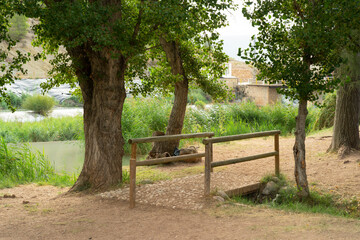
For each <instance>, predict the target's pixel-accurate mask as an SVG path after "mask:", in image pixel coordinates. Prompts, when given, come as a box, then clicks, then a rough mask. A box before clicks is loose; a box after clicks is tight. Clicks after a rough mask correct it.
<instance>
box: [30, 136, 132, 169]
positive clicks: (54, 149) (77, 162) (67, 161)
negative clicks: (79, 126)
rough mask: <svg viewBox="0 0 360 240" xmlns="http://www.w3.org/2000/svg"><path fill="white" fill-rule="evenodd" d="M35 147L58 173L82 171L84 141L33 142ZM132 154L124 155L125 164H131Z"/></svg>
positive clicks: (32, 144)
mask: <svg viewBox="0 0 360 240" xmlns="http://www.w3.org/2000/svg"><path fill="white" fill-rule="evenodd" d="M30 145H31V146H32V148H33V149H36V150H39V151H40V152H44V154H45V155H46V156H47V157H48V159H49V160H50V162H51V164H52V165H53V167H54V168H55V171H56V172H58V173H62V172H66V173H68V174H73V173H75V174H78V173H80V171H81V169H82V166H83V163H84V156H85V146H84V142H82V141H64V142H61V141H58V142H32V143H30ZM129 160H130V156H127V155H126V156H124V157H123V166H128V165H129Z"/></svg>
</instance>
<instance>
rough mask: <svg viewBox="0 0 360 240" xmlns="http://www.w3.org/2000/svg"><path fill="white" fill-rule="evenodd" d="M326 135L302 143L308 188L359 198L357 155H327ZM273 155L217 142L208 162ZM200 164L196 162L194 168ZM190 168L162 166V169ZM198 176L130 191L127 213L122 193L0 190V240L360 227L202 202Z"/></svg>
mask: <svg viewBox="0 0 360 240" xmlns="http://www.w3.org/2000/svg"><path fill="white" fill-rule="evenodd" d="M329 134H330V133H329V132H325V133H322V134H317V135H313V136H310V137H308V139H307V142H306V146H307V169H308V178H309V183H310V185H311V187H313V188H317V189H320V190H324V191H331V192H335V193H337V194H340V195H342V196H344V197H346V198H348V197H351V196H357V197H358V198H360V187H359V184H358V182H359V176H360V166H359V162H360V153H358V152H354V153H352V155H351V156H349V157H348V158H346V159H342V160H338V159H337V156H336V155H334V154H327V153H325V152H326V149H327V147H328V146H329V144H330V141H331V138H329V137H327V136H329ZM293 142H294V140H293V138H280V167H281V171H282V172H283V173H284V174H285V175H287V176H288V178H289V179H292V178H293V177H292V175H293V167H294V164H293V158H292V145H293ZM272 149H273V138H266V139H265V138H258V139H252V140H244V141H238V142H233V143H231V144H217V145H215V147H214V159H215V161H220V160H225V159H229V158H235V157H240V156H247V155H252V154H259V153H263V152H267V151H272ZM202 164H203V163H199V165H198V166H201V165H202ZM190 166H193V165H187V164H177V165H173V166H168V167H161V170H162V171H174V169H186V168H187V167H190ZM273 171H274V161H273V158H269V159H264V160H257V161H253V162H249V163H242V164H236V165H230V166H228V167H226V168H221V169H219V170H217V171H215V172H214V173H213V174H212V185H211V188H212V191H213V192H214V191H216V190H227V189H231V188H234V187H239V186H242V185H246V184H249V183H252V182H256V181H258V180H259V179H260V178H261V176H263V175H264V174H265V173H270V172H273ZM203 178H204V177H203V174H197V175H189V176H187V177H185V178H177V179H173V180H168V181H162V182H156V183H154V184H146V185H141V186H139V187H138V188H137V199H136V201H137V205H136V208H135V209H133V210H130V209H129V202H128V189H127V188H126V187H125V188H123V189H118V190H115V191H112V192H106V193H102V194H97V195H79V194H76V195H73V194H67V195H63V194H62V193H64V192H66V191H67V189H66V188H64V189H60V188H56V187H51V186H37V185H35V184H31V185H26V186H19V187H16V188H12V189H3V190H0V196H4V194H14V195H15V198H4V197H0V239H360V221H359V220H355V219H346V218H340V217H332V216H327V215H321V214H302V213H289V212H285V211H279V210H274V209H269V208H267V207H264V206H256V207H249V206H244V205H241V204H233V203H219V202H217V201H216V200H214V199H212V198H204V197H203Z"/></svg>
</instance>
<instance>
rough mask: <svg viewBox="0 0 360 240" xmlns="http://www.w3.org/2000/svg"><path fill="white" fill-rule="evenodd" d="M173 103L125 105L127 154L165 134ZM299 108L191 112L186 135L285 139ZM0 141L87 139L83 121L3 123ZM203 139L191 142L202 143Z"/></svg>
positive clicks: (250, 106) (226, 107)
mask: <svg viewBox="0 0 360 240" xmlns="http://www.w3.org/2000/svg"><path fill="white" fill-rule="evenodd" d="M171 108H172V105H171V101H169V100H166V99H164V98H139V99H133V98H128V99H126V101H125V105H124V109H123V118H122V131H123V137H124V140H125V143H126V144H125V146H124V148H125V153H127V154H129V153H130V145H129V144H127V141H128V139H130V138H142V137H149V136H151V135H152V133H153V132H154V131H166V126H167V122H168V118H169V116H170V112H171ZM317 112H318V109H316V108H314V107H310V108H309V115H308V119H307V130H308V131H310V129H312V125H313V123H314V122H315V118H316V115H317ZM296 114H297V108H296V107H294V106H290V105H282V104H277V105H273V106H265V107H258V106H256V105H255V104H254V103H249V102H247V103H234V104H215V105H213V107H211V108H209V109H202V108H199V109H197V108H190V107H189V108H188V109H187V112H186V116H185V121H184V128H183V133H185V134H186V133H198V132H214V133H215V136H226V135H235V134H244V133H250V132H260V131H267V130H275V129H276V130H280V131H281V133H282V135H288V134H292V133H293V132H294V130H295V116H296ZM0 137H3V138H4V139H5V140H6V141H8V142H39V141H44V142H45V141H67V140H78V139H84V132H83V118H82V117H81V116H77V117H64V118H58V119H54V118H49V119H45V120H42V121H39V122H27V123H21V122H2V121H0ZM199 141H200V139H196V140H195V141H191V142H192V143H195V142H199ZM151 146H152V145H151V143H147V144H139V145H138V150H139V153H140V154H146V153H148V152H149V151H150V149H151Z"/></svg>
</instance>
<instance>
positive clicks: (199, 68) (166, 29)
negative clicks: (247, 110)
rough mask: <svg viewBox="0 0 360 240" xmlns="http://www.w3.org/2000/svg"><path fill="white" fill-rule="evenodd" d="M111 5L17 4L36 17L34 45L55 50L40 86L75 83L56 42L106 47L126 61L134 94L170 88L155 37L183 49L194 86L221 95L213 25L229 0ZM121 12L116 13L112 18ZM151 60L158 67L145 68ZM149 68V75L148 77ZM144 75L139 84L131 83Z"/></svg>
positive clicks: (221, 22) (221, 20) (220, 57)
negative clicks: (49, 77) (163, 38)
mask: <svg viewBox="0 0 360 240" xmlns="http://www.w3.org/2000/svg"><path fill="white" fill-rule="evenodd" d="M115 2H116V3H115ZM114 3H115V6H116V4H117V7H114V6H112V7H109V6H107V5H105V4H102V1H80V0H79V1H70V0H63V1H39V0H29V1H25V2H20V4H18V5H17V6H18V9H19V11H20V12H26V14H27V16H29V17H37V18H39V19H40V24H38V25H36V26H35V27H34V30H35V33H36V35H37V39H36V41H35V43H36V44H37V45H39V46H40V45H41V46H42V47H43V48H44V50H45V51H44V53H43V54H42V55H39V56H38V58H44V57H45V54H53V55H55V58H54V59H53V60H52V61H51V63H52V64H53V66H54V68H53V69H52V70H51V72H50V74H51V75H52V78H51V79H50V80H49V81H48V82H47V83H45V84H43V87H44V88H46V89H48V88H51V87H52V86H55V85H59V84H61V83H64V82H67V83H69V82H70V83H74V82H76V81H77V79H76V78H75V77H74V76H75V72H76V69H79V66H77V64H80V63H78V62H76V61H74V59H72V58H71V57H70V56H69V55H68V53H67V52H65V51H58V50H59V46H64V47H65V49H74V48H76V47H79V46H87V47H89V48H91V49H92V50H93V51H97V50H101V49H108V50H109V51H110V52H111V53H112V55H113V57H114V58H118V57H119V56H122V57H124V58H125V59H126V60H127V63H128V68H127V71H126V78H125V79H126V80H127V81H128V82H129V84H128V85H129V86H131V87H132V88H133V93H135V94H137V93H142V94H147V93H149V92H151V91H153V90H154V89H155V86H157V87H160V88H161V89H163V90H165V91H171V90H172V87H171V86H172V84H171V83H172V82H174V81H176V80H178V77H179V76H177V77H176V76H175V77H174V76H171V74H170V67H169V65H168V63H166V61H165V56H164V53H162V51H161V48H160V44H159V36H163V37H165V38H166V39H167V40H172V41H176V42H177V43H178V44H179V45H180V46H181V49H182V52H184V56H183V58H184V62H185V63H184V65H185V68H186V73H187V75H188V76H189V77H190V79H191V80H194V83H195V84H196V85H197V86H200V87H202V88H203V89H204V90H205V91H206V92H208V93H210V94H212V95H214V96H215V97H216V96H218V97H220V98H223V97H225V95H226V91H225V88H224V86H223V85H221V84H220V83H219V82H218V81H217V80H218V78H219V77H220V76H221V75H222V72H223V71H224V65H223V64H222V63H224V62H226V61H227V56H226V55H225V54H223V53H222V43H221V41H219V40H218V34H216V33H215V32H214V31H215V29H216V28H219V27H221V26H225V25H226V24H227V22H226V16H225V14H224V10H226V9H229V8H231V7H233V1H232V0H221V1H203V0H182V1H178V0H169V1H146V0H132V1H114ZM115 16H119V17H115ZM149 59H153V60H154V62H156V67H155V66H152V67H151V69H149ZM149 72H150V73H151V74H150V75H149ZM136 76H138V77H140V78H141V79H143V84H142V86H141V87H140V86H137V85H136V84H134V83H133V82H132V80H133V79H134V78H135V77H136Z"/></svg>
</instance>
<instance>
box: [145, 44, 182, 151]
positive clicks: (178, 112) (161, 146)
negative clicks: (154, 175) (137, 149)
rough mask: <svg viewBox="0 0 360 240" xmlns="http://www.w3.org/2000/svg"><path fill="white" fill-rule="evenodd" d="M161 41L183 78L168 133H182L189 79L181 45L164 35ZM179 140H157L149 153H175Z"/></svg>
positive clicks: (176, 93) (172, 64)
mask: <svg viewBox="0 0 360 240" xmlns="http://www.w3.org/2000/svg"><path fill="white" fill-rule="evenodd" d="M160 43H161V46H162V48H163V50H164V52H165V54H166V57H167V60H168V62H169V64H170V66H171V72H172V74H173V75H180V76H182V80H181V81H178V82H176V83H175V92H174V96H175V99H174V105H173V107H172V109H171V114H170V118H169V122H168V126H167V128H166V135H174V134H181V131H182V128H183V125H184V119H185V113H186V105H187V97H188V90H189V81H188V79H187V77H186V74H185V71H184V67H183V63H182V59H181V53H180V49H179V45H178V44H177V43H176V42H175V41H166V40H165V39H164V38H163V37H160ZM179 142H180V141H169V142H156V143H155V144H154V147H153V149H152V150H151V151H150V154H149V155H150V156H151V155H161V154H162V153H165V152H168V153H169V154H170V155H173V154H174V150H175V148H177V147H179Z"/></svg>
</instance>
